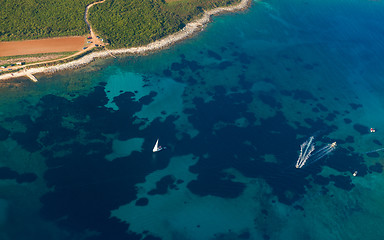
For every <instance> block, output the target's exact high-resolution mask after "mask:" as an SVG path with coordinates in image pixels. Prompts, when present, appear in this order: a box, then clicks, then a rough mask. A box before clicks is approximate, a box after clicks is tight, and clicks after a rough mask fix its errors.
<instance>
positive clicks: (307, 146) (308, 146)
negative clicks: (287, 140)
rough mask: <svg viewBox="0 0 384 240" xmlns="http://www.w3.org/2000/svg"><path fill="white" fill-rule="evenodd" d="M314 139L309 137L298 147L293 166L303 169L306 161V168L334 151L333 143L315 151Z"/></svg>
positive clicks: (334, 145)
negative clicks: (298, 153) (298, 150)
mask: <svg viewBox="0 0 384 240" xmlns="http://www.w3.org/2000/svg"><path fill="white" fill-rule="evenodd" d="M314 139H315V137H314V136H311V137H310V138H309V139H308V140H307V141H305V142H304V143H303V144H301V145H300V155H299V158H298V159H297V162H296V165H295V167H296V168H302V167H304V165H305V164H306V163H307V161H308V160H309V161H308V163H307V166H308V165H310V164H313V163H315V162H317V161H319V160H320V159H322V158H323V157H325V156H327V155H328V154H330V153H331V152H333V151H334V150H335V149H336V142H333V143H330V144H327V145H326V146H324V147H322V148H320V149H319V150H317V151H315V143H314V141H313V140H314ZM314 151H315V152H314Z"/></svg>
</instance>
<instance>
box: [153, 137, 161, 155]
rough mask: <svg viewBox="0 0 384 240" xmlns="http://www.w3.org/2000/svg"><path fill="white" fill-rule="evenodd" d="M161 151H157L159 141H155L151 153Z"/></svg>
mask: <svg viewBox="0 0 384 240" xmlns="http://www.w3.org/2000/svg"><path fill="white" fill-rule="evenodd" d="M160 150H161V148H160V149H159V139H157V141H156V144H155V146H154V147H153V150H152V151H153V152H158V151H160Z"/></svg>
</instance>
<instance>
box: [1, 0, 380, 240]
mask: <svg viewBox="0 0 384 240" xmlns="http://www.w3.org/2000/svg"><path fill="white" fill-rule="evenodd" d="M383 18H384V8H383V2H381V1H357V0H356V1H355V0H348V1H347V0H345V1H321V2H320V1H314V0H307V1H299V0H295V1H290V2H282V1H262V2H254V4H253V5H252V7H251V8H250V9H249V10H247V11H245V12H243V13H236V14H227V15H224V16H219V17H215V18H214V21H213V23H211V24H209V25H208V26H207V27H206V29H205V31H203V32H201V33H200V34H199V35H198V36H196V37H194V38H192V39H188V40H186V41H184V42H183V43H180V44H177V45H175V46H173V47H171V48H170V49H166V50H164V51H161V52H158V53H155V54H151V55H148V56H140V57H120V58H118V59H108V60H99V61H96V62H95V63H93V64H92V65H90V66H88V67H86V68H83V69H80V70H76V71H73V72H64V73H60V74H56V75H52V76H39V80H40V81H39V82H38V83H31V82H29V81H27V80H19V81H12V82H7V83H3V84H2V88H1V89H0V91H1V95H0V96H1V97H0V102H1V104H0V153H1V158H0V159H1V161H0V239H6V240H8V239H12V240H13V239H87V240H96V239H145V240H149V239H164V240H167V239H175V240H184V239H188V240H194V239H256V240H258V239H262V240H264V239H380V238H381V237H383V236H384V230H383V229H382V227H381V223H382V222H383V214H384V208H383V202H382V201H383V200H382V199H383V197H384V191H383V190H382V189H383V182H384V177H383V175H382V164H383V152H381V151H377V152H371V151H375V150H377V149H381V148H383V144H384V137H383V135H382V131H384V124H383V122H384V121H383V118H384V100H383V97H382V92H383V90H384V89H383V88H384V87H383V83H384V79H383V76H384V74H383V69H384V64H383V62H382V56H384V38H383V36H384V35H383V34H384V27H383V25H382V22H383ZM371 127H372V128H375V129H376V132H375V133H371V132H370V131H369V130H370V128H371ZM310 136H314V137H315V140H314V142H315V148H316V150H318V149H320V148H322V147H323V146H326V144H330V143H332V142H337V147H336V149H335V150H334V151H332V152H330V153H329V154H327V155H326V156H325V157H324V158H321V159H319V160H318V161H315V157H316V156H315V155H314V156H312V157H309V159H308V162H307V164H306V166H305V167H303V168H301V169H296V168H295V163H296V161H297V159H298V156H299V152H300V145H301V144H302V143H303V142H305V141H306V140H307V139H308V138H309V137H310ZM158 138H159V139H160V144H161V145H163V146H165V147H166V149H165V150H163V151H161V152H157V153H152V148H153V144H154V143H155V141H156V139H158ZM367 152H370V153H367ZM355 171H357V176H355V177H354V176H353V175H352V174H353V173H354V172H355Z"/></svg>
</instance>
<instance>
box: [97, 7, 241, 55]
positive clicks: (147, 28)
mask: <svg viewBox="0 0 384 240" xmlns="http://www.w3.org/2000/svg"><path fill="white" fill-rule="evenodd" d="M239 1H240V0H178V1H172V2H169V3H167V2H166V1H164V0H141V1H137V0H107V2H105V3H104V4H99V5H96V6H94V8H92V9H91V14H90V21H91V24H92V25H93V27H94V29H95V30H96V31H97V32H98V33H99V34H101V35H102V36H103V37H104V38H105V39H106V40H107V41H108V42H109V43H110V44H111V47H114V48H120V47H132V46H140V45H143V44H147V43H149V42H152V41H154V40H157V39H159V38H161V37H164V36H166V35H169V34H171V33H174V32H176V31H178V30H180V29H181V28H183V27H184V26H185V24H187V23H188V22H190V21H191V20H193V19H194V18H196V17H198V16H200V15H201V14H203V12H204V10H208V9H212V8H214V7H218V6H227V5H230V4H233V3H234V2H239Z"/></svg>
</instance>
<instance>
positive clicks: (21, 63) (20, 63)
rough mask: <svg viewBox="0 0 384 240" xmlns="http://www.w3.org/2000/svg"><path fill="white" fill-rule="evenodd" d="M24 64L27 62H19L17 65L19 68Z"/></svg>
mask: <svg viewBox="0 0 384 240" xmlns="http://www.w3.org/2000/svg"><path fill="white" fill-rule="evenodd" d="M24 64H25V62H17V63H16V65H19V66H21V65H24Z"/></svg>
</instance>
